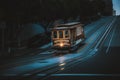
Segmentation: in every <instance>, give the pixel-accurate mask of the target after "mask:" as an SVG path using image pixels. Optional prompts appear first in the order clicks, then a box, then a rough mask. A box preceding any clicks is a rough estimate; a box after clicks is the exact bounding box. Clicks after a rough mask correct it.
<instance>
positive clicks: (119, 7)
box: [112, 0, 120, 15]
mask: <svg viewBox="0 0 120 80" xmlns="http://www.w3.org/2000/svg"><path fill="white" fill-rule="evenodd" d="M112 1H113V8H114V10H116V15H120V0H112Z"/></svg>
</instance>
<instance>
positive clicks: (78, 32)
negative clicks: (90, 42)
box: [51, 22, 85, 52]
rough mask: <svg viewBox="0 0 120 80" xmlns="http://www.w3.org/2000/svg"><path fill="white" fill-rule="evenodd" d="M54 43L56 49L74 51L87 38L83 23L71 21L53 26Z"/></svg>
mask: <svg viewBox="0 0 120 80" xmlns="http://www.w3.org/2000/svg"><path fill="white" fill-rule="evenodd" d="M51 37H52V43H53V46H52V47H53V48H54V49H56V50H59V51H60V50H62V51H63V50H67V51H69V52H71V51H73V50H74V49H75V48H76V46H77V45H78V44H81V43H82V41H83V40H84V39H85V35H84V29H83V24H81V23H80V22H71V23H66V24H60V25H57V26H55V27H54V28H52V36H51Z"/></svg>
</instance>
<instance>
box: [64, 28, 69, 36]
mask: <svg viewBox="0 0 120 80" xmlns="http://www.w3.org/2000/svg"><path fill="white" fill-rule="evenodd" d="M68 37H69V33H68V30H65V38H68Z"/></svg>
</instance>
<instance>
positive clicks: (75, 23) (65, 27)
mask: <svg viewBox="0 0 120 80" xmlns="http://www.w3.org/2000/svg"><path fill="white" fill-rule="evenodd" d="M77 24H80V22H70V23H66V24H60V25H59V26H57V27H54V28H53V29H72V28H75V27H77V26H74V25H77ZM81 25H82V24H81Z"/></svg>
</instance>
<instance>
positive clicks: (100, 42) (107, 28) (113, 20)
mask: <svg viewBox="0 0 120 80" xmlns="http://www.w3.org/2000/svg"><path fill="white" fill-rule="evenodd" d="M115 20H116V18H115V19H114V20H113V21H112V22H111V24H110V25H109V26H108V28H107V30H106V32H105V33H104V34H103V36H102V38H101V39H100V40H99V42H98V43H97V45H96V46H95V49H97V47H98V46H99V44H100V43H101V41H102V40H103V38H104V36H105V35H106V33H107V31H108V30H109V29H110V28H111V25H112V24H113V23H114V22H115Z"/></svg>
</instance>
